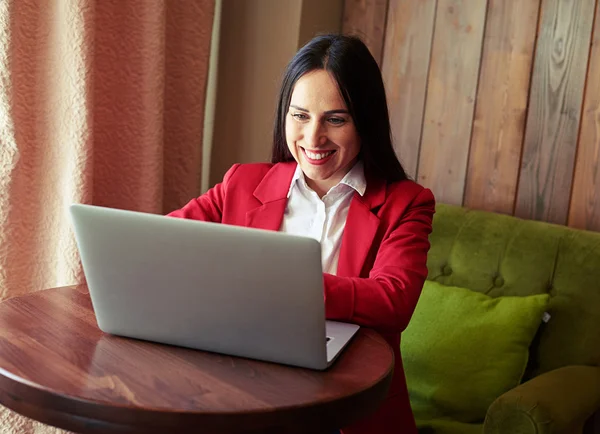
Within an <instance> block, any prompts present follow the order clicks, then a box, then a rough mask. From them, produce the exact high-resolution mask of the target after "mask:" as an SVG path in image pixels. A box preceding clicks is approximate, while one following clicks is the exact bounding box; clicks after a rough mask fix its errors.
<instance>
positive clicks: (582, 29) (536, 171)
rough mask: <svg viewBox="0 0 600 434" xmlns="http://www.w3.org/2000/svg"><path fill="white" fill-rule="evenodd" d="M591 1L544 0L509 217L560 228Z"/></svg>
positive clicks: (567, 191)
mask: <svg viewBox="0 0 600 434" xmlns="http://www.w3.org/2000/svg"><path fill="white" fill-rule="evenodd" d="M594 6H595V5H594V0H578V1H574V0H572V1H565V0H544V1H543V2H542V17H541V29H540V36H539V37H538V43H537V51H536V56H535V65H534V71H533V76H532V84H531V92H530V103H529V111H528V117H527V127H526V133H525V143H524V147H523V158H522V163H521V169H520V178H519V185H518V191H517V200H516V207H515V215H517V216H519V217H522V218H529V219H535V220H544V221H548V222H551V223H558V224H566V223H567V213H568V210H569V200H570V193H571V184H572V180H573V168H574V163H575V149H576V146H577V136H578V131H579V121H580V117H581V106H582V99H583V88H584V83H585V75H586V71H587V63H588V62H587V61H588V54H589V46H590V45H589V44H590V37H591V30H592V21H593V17H594Z"/></svg>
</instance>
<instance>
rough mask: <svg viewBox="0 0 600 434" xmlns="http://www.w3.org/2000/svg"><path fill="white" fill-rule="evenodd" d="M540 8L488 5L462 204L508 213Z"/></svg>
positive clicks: (508, 1)
mask: <svg viewBox="0 0 600 434" xmlns="http://www.w3.org/2000/svg"><path fill="white" fill-rule="evenodd" d="M539 11H540V1H539V0H528V1H522V0H493V1H490V2H489V4H488V11H487V21H486V30H485V36H484V43H483V56H482V60H481V73H480V77H479V89H478V93H477V101H476V108H475V116H474V120H473V134H472V137H471V149H470V155H469V165H468V168H467V180H466V189H465V199H464V204H465V206H468V207H471V208H476V209H484V210H488V211H495V212H500V213H505V214H512V213H513V209H514V203H515V196H516V191H517V179H518V176H519V165H520V162H521V149H522V145H523V138H524V133H525V119H526V114H527V100H528V95H529V82H530V77H531V66H532V63H533V49H534V46H535V38H536V29H537V23H538V15H539Z"/></svg>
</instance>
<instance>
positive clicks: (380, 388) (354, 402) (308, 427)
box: [0, 286, 393, 434]
mask: <svg viewBox="0 0 600 434" xmlns="http://www.w3.org/2000/svg"><path fill="white" fill-rule="evenodd" d="M392 370H393V354H392V350H391V348H390V347H389V346H388V344H387V343H386V342H385V341H384V340H383V338H382V337H381V336H380V335H378V334H377V333H375V332H374V331H371V330H366V329H363V330H361V331H360V332H359V333H358V334H357V335H356V336H355V338H354V340H353V342H352V343H351V345H350V346H349V347H348V348H346V350H345V351H344V353H343V354H342V355H341V356H340V358H339V359H338V360H337V362H336V363H335V364H334V365H333V367H332V368H330V369H329V370H327V371H325V372H318V371H312V370H308V369H300V368H293V367H287V366H282V365H277V364H273V363H266V362H259V361H254V360H248V359H243V358H237V357H230V356H224V355H219V354H214V353H207V352H203V351H195V350H190V349H185V348H179V347H173V346H168V345H160V344H154V343H151V342H145V341H139V340H134V339H127V338H120V337H117V336H112V335H108V334H105V333H103V332H102V331H101V330H100V329H98V326H97V324H96V318H95V316H94V313H93V310H92V305H91V301H90V298H89V295H88V293H87V288H86V287H85V286H79V287H65V288H55V289H48V290H44V291H40V292H36V293H32V294H29V295H26V296H22V297H16V298H13V299H10V300H8V301H5V302H3V303H1V304H0V404H2V405H4V406H6V407H9V408H11V409H13V410H15V411H17V412H18V413H21V414H23V415H25V416H28V417H31V418H33V419H36V420H39V421H41V422H44V423H47V424H50V425H54V426H58V427H61V428H64V429H67V430H71V431H75V432H79V433H104V432H111V433H144V434H146V433H149V432H151V433H188V432H194V433H262V434H268V433H273V434H282V433H324V434H329V433H330V432H331V431H332V430H333V429H335V428H338V427H343V426H347V425H348V424H350V423H352V422H354V421H355V420H358V419H360V418H362V417H364V416H365V415H367V414H369V413H370V412H372V411H374V409H376V408H377V406H378V405H379V404H380V403H381V401H382V400H383V399H384V397H385V395H386V393H387V390H388V388H389V385H390V382H391V378H392Z"/></svg>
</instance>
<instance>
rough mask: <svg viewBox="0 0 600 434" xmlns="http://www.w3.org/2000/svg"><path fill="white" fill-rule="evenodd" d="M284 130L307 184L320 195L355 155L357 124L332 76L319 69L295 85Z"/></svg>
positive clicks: (349, 167)
mask: <svg viewBox="0 0 600 434" xmlns="http://www.w3.org/2000/svg"><path fill="white" fill-rule="evenodd" d="M285 132H286V141H287V145H288V147H289V150H290V152H291V154H292V156H293V157H294V159H295V160H296V161H297V162H298V164H299V165H300V168H301V169H302V172H304V176H305V177H306V182H307V184H308V186H309V187H310V188H312V189H313V190H314V191H315V192H317V194H319V196H320V197H323V196H324V195H325V193H327V191H328V190H329V189H330V188H332V187H333V186H335V185H337V184H338V183H339V182H340V181H341V180H342V178H343V177H344V176H345V175H346V173H348V172H349V171H350V169H351V168H352V166H354V164H355V163H356V161H357V159H358V153H359V151H360V138H359V137H358V133H357V132H356V127H355V126H354V122H353V121H352V117H351V116H350V114H349V112H348V109H347V108H346V103H345V102H344V100H343V98H342V96H341V95H340V91H339V89H338V86H337V83H336V82H335V79H334V78H333V77H332V76H331V75H330V74H329V73H328V72H327V71H324V70H322V69H321V70H316V71H312V72H309V73H308V74H306V75H304V76H303V77H302V78H300V80H298V82H297V83H296V86H294V92H293V93H292V101H291V104H290V108H289V111H288V116H286V123H285Z"/></svg>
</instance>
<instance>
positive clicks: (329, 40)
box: [271, 35, 407, 182]
mask: <svg viewBox="0 0 600 434" xmlns="http://www.w3.org/2000/svg"><path fill="white" fill-rule="evenodd" d="M318 69H323V70H326V71H327V72H329V73H330V74H331V75H332V76H333V77H334V78H335V80H336V82H337V84H338V87H339V89H340V92H341V95H342V97H343V98H344V101H345V103H346V106H347V107H348V111H349V112H350V115H351V116H352V120H353V121H354V125H355V126H356V130H357V132H358V136H359V138H360V143H361V148H360V154H359V158H360V159H362V160H363V162H364V165H365V171H366V172H367V173H370V174H371V175H374V176H378V177H380V178H383V179H385V180H386V181H388V182H394V181H400V180H403V179H406V178H407V176H406V172H405V171H404V168H403V167H402V165H401V164H400V161H399V160H398V158H397V156H396V153H395V152H394V147H393V146H392V136H391V131H390V119H389V114H388V108H387V101H386V97H385V89H384V86H383V79H382V77H381V71H380V70H379V66H378V65H377V62H376V61H375V59H374V58H373V56H372V55H371V53H370V52H369V49H368V48H367V47H366V45H365V44H364V43H363V42H362V41H361V40H360V39H359V38H357V37H355V36H345V35H322V36H317V37H315V38H314V39H312V40H311V41H310V42H309V43H308V44H306V45H305V46H304V47H302V48H301V49H300V50H299V51H298V53H296V55H295V56H294V58H293V59H292V60H291V62H290V63H289V64H288V66H287V68H286V70H285V73H284V76H283V82H282V85H281V90H280V91H279V100H278V103H277V112H276V115H275V128H274V129H273V150H272V153H271V161H272V162H273V163H280V162H284V161H293V159H294V157H293V156H292V154H291V153H290V150H289V148H288V146H287V142H286V139H285V117H286V115H287V113H288V109H289V105H290V100H291V98H292V92H293V90H294V86H295V84H296V82H297V81H298V80H299V79H300V77H302V76H303V75H304V74H306V73H308V72H311V71H314V70H318Z"/></svg>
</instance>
